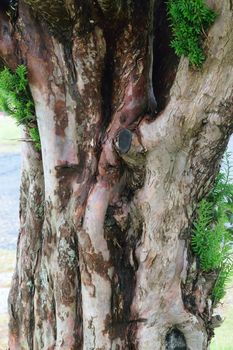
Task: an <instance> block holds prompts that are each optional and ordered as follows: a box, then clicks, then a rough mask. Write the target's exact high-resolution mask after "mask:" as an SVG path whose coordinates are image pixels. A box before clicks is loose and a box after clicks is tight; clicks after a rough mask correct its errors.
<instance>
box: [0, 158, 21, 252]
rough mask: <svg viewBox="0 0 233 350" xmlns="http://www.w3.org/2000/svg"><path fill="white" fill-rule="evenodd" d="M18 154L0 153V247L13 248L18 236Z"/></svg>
mask: <svg viewBox="0 0 233 350" xmlns="http://www.w3.org/2000/svg"><path fill="white" fill-rule="evenodd" d="M19 183H20V154H19V153H2V154H1V153H0V249H15V248H16V242H17V236H18V225H19V219H18V215H19V214H18V212H19V203H18V202H19Z"/></svg>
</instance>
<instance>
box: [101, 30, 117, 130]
mask: <svg viewBox="0 0 233 350" xmlns="http://www.w3.org/2000/svg"><path fill="white" fill-rule="evenodd" d="M110 34H111V33H110ZM110 34H109V33H107V32H105V40H106V55H105V62H104V71H103V78H102V86H101V96H102V125H101V131H102V135H104V134H105V130H106V128H107V127H108V125H109V123H110V121H111V115H112V93H113V72H114V51H115V38H112V36H111V35H110Z"/></svg>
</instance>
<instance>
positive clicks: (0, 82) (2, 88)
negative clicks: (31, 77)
mask: <svg viewBox="0 0 233 350" xmlns="http://www.w3.org/2000/svg"><path fill="white" fill-rule="evenodd" d="M0 109H1V110H2V111H3V112H5V113H7V114H8V115H9V116H11V117H12V118H14V119H15V120H16V122H17V124H18V125H24V126H26V127H27V129H28V133H29V135H30V137H31V139H32V141H33V142H34V145H35V148H36V149H37V150H38V151H40V148H41V146H40V136H39V131H38V128H37V124H36V118H35V108H34V102H33V100H32V97H31V94H30V90H29V86H28V80H27V70H26V67H25V66H24V65H20V66H18V67H17V68H16V71H15V73H14V72H12V71H11V70H10V69H9V68H4V69H3V70H2V71H1V72H0Z"/></svg>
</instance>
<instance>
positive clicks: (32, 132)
mask: <svg viewBox="0 0 233 350" xmlns="http://www.w3.org/2000/svg"><path fill="white" fill-rule="evenodd" d="M29 135H30V137H31V139H32V140H33V142H34V144H35V148H36V150H37V151H40V149H41V145H40V135H39V130H38V128H29Z"/></svg>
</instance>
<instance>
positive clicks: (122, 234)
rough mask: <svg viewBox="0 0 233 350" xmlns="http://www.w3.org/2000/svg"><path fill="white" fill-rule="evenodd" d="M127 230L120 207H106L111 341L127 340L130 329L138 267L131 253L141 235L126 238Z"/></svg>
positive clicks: (127, 216)
mask: <svg viewBox="0 0 233 350" xmlns="http://www.w3.org/2000/svg"><path fill="white" fill-rule="evenodd" d="M122 200H124V199H122ZM125 201H126V198H125ZM125 205H127V202H126V203H125ZM130 228H131V229H132V223H131V219H130V216H129V215H128V214H127V215H126V216H124V214H123V212H122V207H121V208H117V207H115V206H114V207H113V206H109V208H108V210H107V214H106V220H105V236H106V239H107V242H108V248H109V250H110V254H111V258H112V263H113V266H114V270H115V273H114V277H113V279H112V305H111V310H112V319H111V323H112V325H111V329H112V335H111V336H112V338H113V339H115V338H118V337H120V338H121V339H125V340H127V338H128V335H127V333H128V328H129V325H130V314H131V310H130V307H131V303H132V300H133V295H134V289H135V283H136V278H135V271H136V270H137V267H138V266H137V262H136V261H135V254H134V252H135V249H136V244H137V241H138V239H137V238H138V236H140V233H139V234H137V233H135V235H131V236H129V235H128V231H129V230H130Z"/></svg>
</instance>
